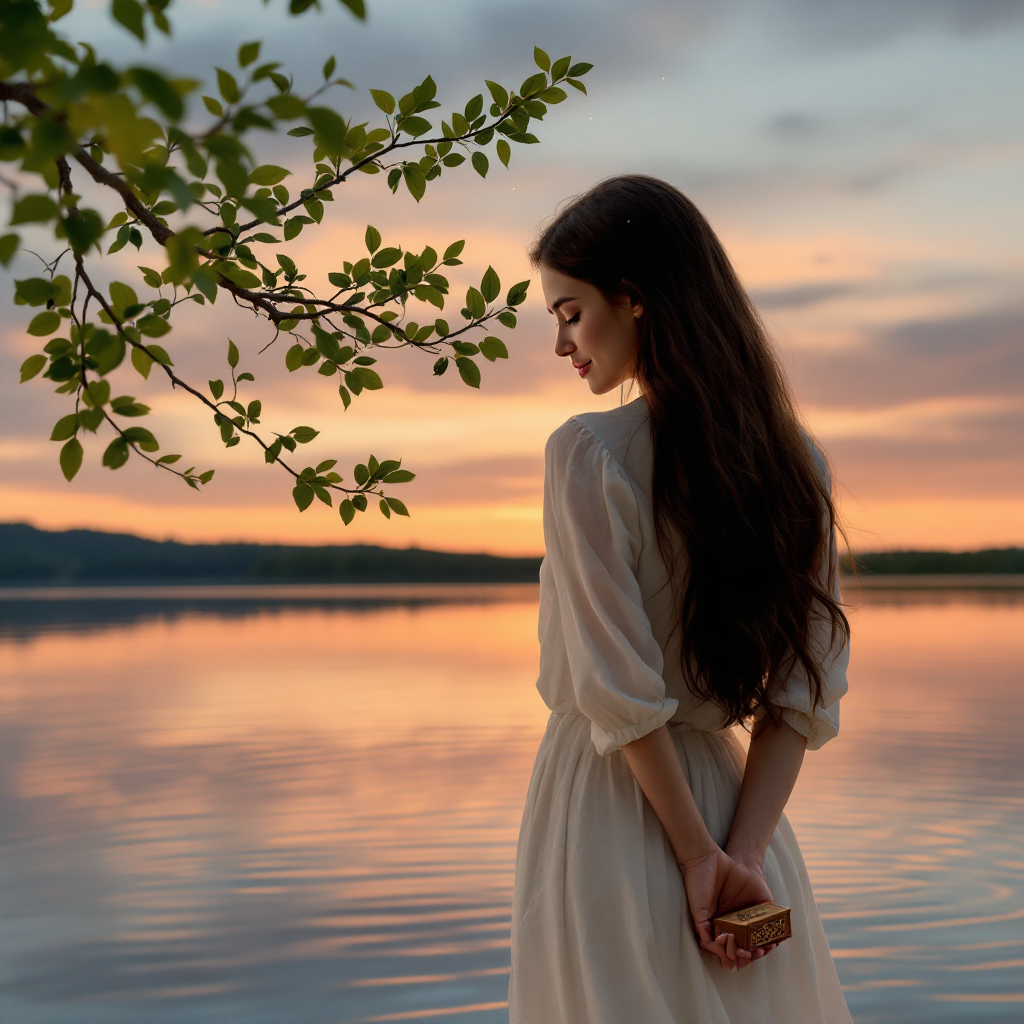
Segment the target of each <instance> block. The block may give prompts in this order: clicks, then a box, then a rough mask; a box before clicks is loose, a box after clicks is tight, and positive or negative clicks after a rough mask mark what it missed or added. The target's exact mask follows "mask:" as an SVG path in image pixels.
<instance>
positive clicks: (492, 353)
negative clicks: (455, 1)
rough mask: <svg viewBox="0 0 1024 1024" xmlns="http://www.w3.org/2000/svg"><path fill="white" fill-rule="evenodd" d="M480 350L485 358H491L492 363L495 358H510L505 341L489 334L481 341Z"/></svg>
mask: <svg viewBox="0 0 1024 1024" xmlns="http://www.w3.org/2000/svg"><path fill="white" fill-rule="evenodd" d="M480 351H481V352H482V353H483V356H484V358H485V359H489V360H490V361H491V362H492V363H493V362H494V360H495V359H508V349H507V348H505V342H503V341H502V340H501V338H495V337H493V336H488V337H486V338H484V340H483V341H481V342H480Z"/></svg>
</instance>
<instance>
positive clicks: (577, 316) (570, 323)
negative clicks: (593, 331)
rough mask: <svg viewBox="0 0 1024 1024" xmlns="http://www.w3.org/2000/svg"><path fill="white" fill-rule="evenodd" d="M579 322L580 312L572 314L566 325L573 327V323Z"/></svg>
mask: <svg viewBox="0 0 1024 1024" xmlns="http://www.w3.org/2000/svg"><path fill="white" fill-rule="evenodd" d="M579 322H580V315H579V313H577V314H576V315H575V316H572V317H570V318H569V319H568V320H566V321H565V326H566V327H572V326H573V324H578V323H579Z"/></svg>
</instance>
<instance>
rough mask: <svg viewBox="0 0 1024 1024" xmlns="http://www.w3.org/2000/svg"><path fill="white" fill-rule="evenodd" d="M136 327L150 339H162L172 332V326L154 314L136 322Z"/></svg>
mask: <svg viewBox="0 0 1024 1024" xmlns="http://www.w3.org/2000/svg"><path fill="white" fill-rule="evenodd" d="M135 326H136V327H138V329H139V330H140V331H141V332H142V333H143V334H145V335H146V336H147V337H149V338H162V337H163V336H164V335H165V334H169V333H170V330H171V325H170V324H169V323H168V322H167V321H166V320H165V319H164V318H163V317H162V316H156V315H155V314H152V313H151V314H150V315H149V316H144V317H142V318H141V319H140V320H138V321H136V324H135Z"/></svg>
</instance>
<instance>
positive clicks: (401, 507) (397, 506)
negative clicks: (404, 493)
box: [384, 498, 409, 516]
mask: <svg viewBox="0 0 1024 1024" xmlns="http://www.w3.org/2000/svg"><path fill="white" fill-rule="evenodd" d="M384 500H385V501H386V502H387V503H388V506H389V508H390V509H391V511H392V512H397V513H398V514H399V515H400V516H407V515H408V514H409V510H408V509H407V508H406V507H405V503H404V502H401V501H399V500H398V499H397V498H385V499H384Z"/></svg>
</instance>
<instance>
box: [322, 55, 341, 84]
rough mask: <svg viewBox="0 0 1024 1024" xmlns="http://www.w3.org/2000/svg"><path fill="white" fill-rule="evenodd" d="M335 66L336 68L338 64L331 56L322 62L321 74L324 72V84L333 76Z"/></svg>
mask: <svg viewBox="0 0 1024 1024" xmlns="http://www.w3.org/2000/svg"><path fill="white" fill-rule="evenodd" d="M337 66H338V62H337V61H336V60H335V59H334V57H333V56H331V57H328V58H327V60H326V61H324V67H323V72H324V81H325V82H326V81H328V80H329V79H330V77H331V75H333V74H334V69H335V68H336V67H337Z"/></svg>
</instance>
